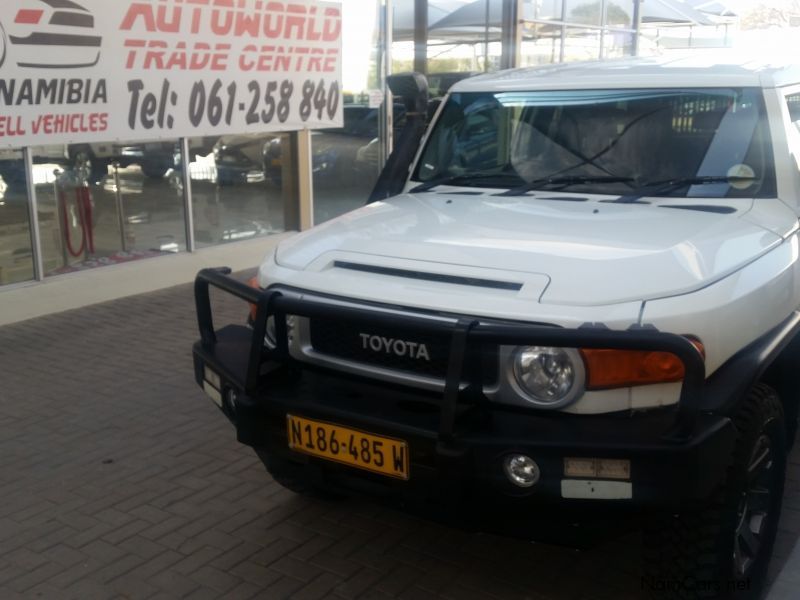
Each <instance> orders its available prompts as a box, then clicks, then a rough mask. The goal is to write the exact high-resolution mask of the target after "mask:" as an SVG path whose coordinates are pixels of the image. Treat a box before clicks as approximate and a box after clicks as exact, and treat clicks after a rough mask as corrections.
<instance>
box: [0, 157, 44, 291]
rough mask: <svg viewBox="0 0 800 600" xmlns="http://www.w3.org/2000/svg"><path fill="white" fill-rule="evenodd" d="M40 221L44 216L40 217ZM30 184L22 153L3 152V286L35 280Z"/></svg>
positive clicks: (0, 224) (0, 167) (0, 281)
mask: <svg viewBox="0 0 800 600" xmlns="http://www.w3.org/2000/svg"><path fill="white" fill-rule="evenodd" d="M40 218H41V217H40ZM33 277H34V271H33V250H32V244H31V227H30V215H29V212H28V185H27V179H26V177H25V161H24V160H23V154H22V150H7V149H2V150H0V285H7V284H10V283H19V282H21V281H28V280H30V279H33Z"/></svg>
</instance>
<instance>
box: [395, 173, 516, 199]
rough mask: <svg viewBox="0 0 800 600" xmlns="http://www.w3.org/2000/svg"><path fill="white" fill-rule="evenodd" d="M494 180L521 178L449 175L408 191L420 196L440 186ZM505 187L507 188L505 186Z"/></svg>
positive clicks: (487, 175) (500, 175)
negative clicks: (420, 193) (421, 193)
mask: <svg viewBox="0 0 800 600" xmlns="http://www.w3.org/2000/svg"><path fill="white" fill-rule="evenodd" d="M492 179H500V180H503V181H504V182H507V181H508V180H510V179H511V180H514V181H518V180H519V176H518V175H515V174H513V173H480V172H479V173H462V174H460V175H448V176H446V177H440V178H439V179H431V180H430V181H426V182H425V183H421V184H420V185H418V186H416V187H413V188H411V189H410V190H408V193H409V194H418V193H419V192H427V191H428V190H430V189H433V188H435V187H436V186H439V185H469V184H470V183H475V182H478V181H487V180H492ZM503 187H505V186H503Z"/></svg>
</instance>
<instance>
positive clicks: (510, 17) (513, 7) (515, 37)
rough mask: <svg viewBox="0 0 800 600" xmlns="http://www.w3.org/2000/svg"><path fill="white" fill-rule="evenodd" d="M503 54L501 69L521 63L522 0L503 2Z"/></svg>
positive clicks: (511, 67)
mask: <svg viewBox="0 0 800 600" xmlns="http://www.w3.org/2000/svg"><path fill="white" fill-rule="evenodd" d="M501 36H502V37H501V40H502V47H503V50H502V55H501V56H500V68H501V69H513V68H514V67H516V66H518V65H519V53H520V47H521V45H522V0H507V1H505V2H503V17H502V34H501Z"/></svg>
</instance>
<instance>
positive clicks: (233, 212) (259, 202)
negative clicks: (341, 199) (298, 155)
mask: <svg viewBox="0 0 800 600" xmlns="http://www.w3.org/2000/svg"><path fill="white" fill-rule="evenodd" d="M189 155H190V157H189V177H190V178H191V183H192V212H193V217H194V236H195V244H196V246H197V247H198V248H203V247H206V246H214V245H217V244H224V243H227V242H237V241H240V240H246V239H251V238H255V237H260V236H264V235H269V234H272V233H280V232H282V231H284V230H285V228H286V219H285V216H284V215H285V210H284V206H287V205H289V204H291V203H292V202H295V203H296V194H295V193H294V190H295V186H294V181H293V179H294V169H293V166H294V165H293V160H292V159H293V155H292V152H291V151H290V150H289V134H285V133H284V134H258V135H254V134H248V135H224V136H222V137H206V138H191V139H190V140H189ZM292 227H293V228H296V225H293V226H292Z"/></svg>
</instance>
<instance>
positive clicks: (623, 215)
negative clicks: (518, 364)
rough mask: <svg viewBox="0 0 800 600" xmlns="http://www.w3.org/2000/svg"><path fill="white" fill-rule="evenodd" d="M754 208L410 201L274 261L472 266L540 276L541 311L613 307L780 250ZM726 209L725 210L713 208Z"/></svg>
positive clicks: (327, 227) (290, 248)
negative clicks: (548, 306) (554, 307)
mask: <svg viewBox="0 0 800 600" xmlns="http://www.w3.org/2000/svg"><path fill="white" fill-rule="evenodd" d="M548 198H549V199H548ZM606 199H607V198H606ZM759 202H771V201H770V200H765V201H761V200H759ZM775 202H778V201H777V200H776V201H775ZM752 206H753V201H752V200H750V199H744V200H742V199H737V200H732V199H713V200H707V201H705V202H703V201H702V199H698V198H692V199H680V200H679V199H671V200H668V199H653V201H652V202H648V203H637V204H616V203H609V202H602V201H600V200H598V199H597V198H585V197H570V196H568V195H566V194H545V195H537V196H535V197H532V196H525V197H498V196H493V195H487V194H483V193H480V194H476V193H475V192H474V190H473V192H471V193H467V192H463V193H424V194H403V195H400V196H396V197H394V198H391V199H388V200H386V201H383V202H376V203H373V204H370V205H367V206H365V207H363V208H361V209H358V210H356V211H353V212H351V213H347V214H345V215H343V216H341V217H339V218H337V219H334V220H332V221H329V222H327V223H325V224H324V225H321V226H319V227H316V228H314V229H312V230H310V231H308V232H305V233H302V234H300V235H298V236H295V237H294V238H292V239H290V240H288V241H286V242H283V243H282V244H281V245H280V247H279V248H278V252H277V254H276V261H277V263H278V264H279V265H281V266H283V267H287V268H291V269H295V270H305V269H309V270H320V269H323V268H327V267H328V266H331V265H332V264H333V263H334V261H342V257H346V261H347V263H348V264H353V263H355V264H356V265H358V266H367V267H370V268H373V267H383V266H385V265H387V264H393V265H396V264H397V259H401V260H402V261H403V264H405V265H406V269H407V270H408V269H414V265H415V263H416V262H417V261H418V264H419V265H421V268H419V269H416V270H419V271H422V272H431V271H435V273H436V274H437V275H449V274H450V273H452V272H453V271H454V270H456V271H457V272H458V273H459V274H462V275H463V274H464V273H465V272H466V273H469V269H470V268H471V269H474V270H475V272H476V273H479V274H480V275H478V276H480V277H484V278H485V274H486V273H491V272H493V271H497V272H502V274H503V277H502V279H503V280H508V279H509V277H511V278H513V277H514V274H519V281H520V282H525V281H530V279H531V277H530V276H531V275H536V276H538V277H536V278H534V279H535V280H537V281H540V282H542V283H541V286H540V287H541V290H540V291H539V292H538V293H537V294H536V295H535V297H538V299H539V301H540V302H542V303H545V304H564V305H574V306H597V305H608V304H615V303H621V302H629V301H632V300H650V299H655V298H662V297H667V296H674V295H677V294H684V293H687V292H690V291H693V290H696V289H699V288H701V287H704V286H706V285H709V284H710V283H712V282H714V281H717V280H719V279H721V278H723V277H725V276H726V275H728V274H730V273H732V272H733V271H735V270H737V269H739V268H741V267H742V266H744V265H745V264H747V263H748V262H750V261H752V260H754V259H755V258H756V257H758V256H759V255H761V254H763V253H764V252H766V251H768V250H769V249H770V248H771V247H772V246H774V245H776V244H779V243H780V242H781V239H782V238H781V237H780V235H778V234H776V233H774V232H773V231H770V230H769V228H768V226H767V225H765V226H762V225H761V224H760V223H758V219H752V218H746V216H747V214H748V213H749V212H750V209H751V207H752ZM678 207H680V208H678ZM720 207H724V208H725V210H727V211H728V212H727V213H720V212H710V210H711V209H719V208H720ZM756 212H758V211H756ZM773 220H774V216H773ZM795 222H796V219H795ZM337 264H339V263H337ZM456 266H457V267H456ZM465 269H466V271H465ZM373 270H374V269H373ZM365 276H366V274H365Z"/></svg>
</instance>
